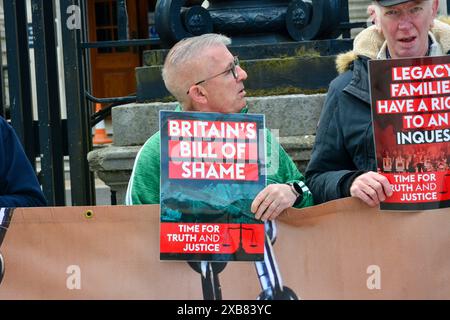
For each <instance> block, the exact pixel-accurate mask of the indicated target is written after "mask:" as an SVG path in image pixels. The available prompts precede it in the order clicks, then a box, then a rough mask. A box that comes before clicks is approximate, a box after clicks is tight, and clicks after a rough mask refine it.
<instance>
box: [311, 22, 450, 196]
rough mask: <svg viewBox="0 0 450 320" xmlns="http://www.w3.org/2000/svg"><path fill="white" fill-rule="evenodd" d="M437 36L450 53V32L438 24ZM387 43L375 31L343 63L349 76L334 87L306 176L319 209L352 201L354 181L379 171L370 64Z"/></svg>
mask: <svg viewBox="0 0 450 320" xmlns="http://www.w3.org/2000/svg"><path fill="white" fill-rule="evenodd" d="M432 32H433V35H434V36H435V38H436V40H437V42H438V43H439V44H440V45H441V47H442V50H443V52H448V50H449V49H450V27H449V26H448V25H446V24H444V23H442V22H439V21H435V28H434V29H433V30H432ZM383 43H384V38H383V37H382V36H381V35H380V34H379V33H378V32H377V31H376V30H375V27H371V28H368V29H366V30H364V31H363V32H361V33H360V34H359V35H358V37H357V38H355V41H354V49H353V51H351V52H349V53H346V54H343V55H341V56H340V57H338V60H337V66H338V70H339V71H340V72H343V73H342V74H341V75H339V76H338V77H337V78H336V79H334V80H333V81H332V82H331V84H330V87H329V90H328V94H327V97H326V100H325V104H324V107H323V109H322V114H321V116H320V119H319V124H318V127H317V133H316V142H315V145H314V148H313V151H312V154H311V160H310V162H309V164H308V167H307V169H306V172H305V177H306V184H307V185H308V187H309V188H310V190H311V192H312V194H313V198H314V203H322V202H326V201H330V200H333V199H338V198H344V197H348V196H350V186H351V184H352V182H353V180H354V179H355V178H356V177H357V176H358V175H360V174H362V173H364V172H367V171H375V170H376V160H375V147H374V141H373V130H372V117H371V109H370V93H369V92H370V91H369V77H368V69H367V65H368V63H367V62H368V61H369V60H370V59H375V58H376V56H377V54H378V52H379V50H380V49H381V46H382V44H383Z"/></svg>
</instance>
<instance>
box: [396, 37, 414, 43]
mask: <svg viewBox="0 0 450 320" xmlns="http://www.w3.org/2000/svg"><path fill="white" fill-rule="evenodd" d="M416 38H417V37H415V36H413V37H405V38H400V39H398V41H400V42H403V43H410V42H413V41H414V40H416Z"/></svg>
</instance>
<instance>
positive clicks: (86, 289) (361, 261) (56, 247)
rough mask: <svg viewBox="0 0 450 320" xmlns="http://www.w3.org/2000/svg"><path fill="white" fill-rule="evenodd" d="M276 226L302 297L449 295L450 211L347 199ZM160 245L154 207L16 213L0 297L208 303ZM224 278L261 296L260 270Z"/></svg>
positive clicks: (283, 267) (232, 270)
mask: <svg viewBox="0 0 450 320" xmlns="http://www.w3.org/2000/svg"><path fill="white" fill-rule="evenodd" d="M89 210H91V212H92V214H91V215H90V214H89V213H90V212H89ZM277 226H278V230H277V231H278V237H277V240H276V243H275V245H274V248H275V255H276V258H277V263H278V266H279V269H280V272H281V276H282V278H283V283H284V285H285V286H287V287H289V288H291V289H292V290H293V291H294V292H295V293H296V294H297V295H298V296H299V297H300V298H303V299H449V298H450V252H449V248H450V236H449V230H450V209H440V210H432V211H427V212H425V211H423V212H408V213H404V212H403V213H402V212H389V211H387V212H386V211H385V212H383V213H381V212H380V211H379V210H378V209H369V208H367V207H366V206H365V205H364V204H362V203H361V202H360V201H358V200H356V199H343V200H338V201H333V202H329V203H327V204H324V205H320V206H316V207H311V208H307V209H302V210H296V209H291V210H288V212H286V213H285V214H284V215H283V216H282V217H281V218H280V220H279V222H278V224H277ZM158 241H159V206H156V205H151V206H150V205H148V206H133V207H126V206H105V207H58V208H32V209H16V210H15V211H14V214H13V219H12V221H11V223H10V225H9V227H8V229H7V232H6V235H5V238H4V240H3V242H2V244H1V246H0V252H1V254H2V256H3V258H4V263H5V273H4V278H3V281H2V282H1V283H0V300H2V299H202V298H203V295H202V288H201V281H200V275H199V274H198V273H196V272H195V271H194V270H192V269H191V268H190V267H189V266H188V265H187V263H185V262H167V261H159V242H158ZM219 278H220V283H221V286H222V295H223V298H224V299H255V298H256V297H257V296H258V295H259V294H260V293H261V288H260V285H259V282H258V278H257V276H256V271H255V266H254V263H250V262H234V263H233V262H230V263H228V264H227V266H226V268H225V270H224V271H222V272H221V273H220V275H219Z"/></svg>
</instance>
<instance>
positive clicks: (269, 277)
mask: <svg viewBox="0 0 450 320" xmlns="http://www.w3.org/2000/svg"><path fill="white" fill-rule="evenodd" d="M265 229H266V230H265V231H266V232H265V236H266V238H265V242H264V251H265V252H264V261H257V262H255V267H256V273H257V275H258V279H259V283H260V284H261V289H262V292H261V293H260V294H259V296H258V298H257V299H258V300H298V297H297V295H296V294H295V292H294V291H293V290H292V289H290V288H288V287H286V286H283V280H282V278H281V274H280V270H279V269H278V265H277V261H276V259H275V254H274V252H273V247H272V244H273V243H275V240H276V237H277V234H276V224H275V222H274V221H268V222H266V223H265Z"/></svg>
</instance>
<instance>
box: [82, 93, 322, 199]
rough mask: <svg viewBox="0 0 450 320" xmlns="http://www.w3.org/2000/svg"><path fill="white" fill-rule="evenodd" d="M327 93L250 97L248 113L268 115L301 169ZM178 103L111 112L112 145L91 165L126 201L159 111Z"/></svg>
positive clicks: (95, 153)
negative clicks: (141, 150)
mask: <svg viewBox="0 0 450 320" xmlns="http://www.w3.org/2000/svg"><path fill="white" fill-rule="evenodd" d="M324 98H325V95H324V94H317V95H285V96H272V97H257V98H249V99H248V107H249V112H251V113H262V114H265V116H266V126H267V127H268V128H270V129H272V130H274V133H275V135H279V140H280V143H281V144H282V145H283V147H284V148H285V149H286V151H287V152H288V154H289V155H290V156H291V157H292V159H293V160H294V162H295V163H296V165H297V167H298V168H299V169H300V171H301V172H304V170H305V166H306V164H307V162H308V161H309V158H310V154H311V148H312V146H313V143H314V136H315V132H316V126H317V122H318V120H319V116H320V111H321V109H322V105H323V102H324ZM175 107H176V104H175V103H148V104H128V105H124V106H120V107H116V108H114V109H113V111H112V126H113V131H114V142H113V145H111V146H108V147H104V148H100V149H97V150H94V151H92V152H90V153H89V154H88V161H89V166H90V168H91V170H92V171H94V172H96V173H97V174H98V177H99V178H100V179H101V180H103V181H104V182H105V184H107V185H108V186H109V187H110V188H111V190H113V191H116V192H117V193H116V195H117V201H118V203H123V201H124V197H125V192H126V188H127V185H128V180H129V177H130V174H131V170H132V169H133V165H134V160H135V158H136V155H137V153H138V151H139V149H140V148H141V146H142V145H143V144H144V143H145V141H146V140H147V139H148V138H149V137H150V136H151V135H152V134H153V133H155V132H156V131H157V130H158V129H159V110H173V109H175Z"/></svg>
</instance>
